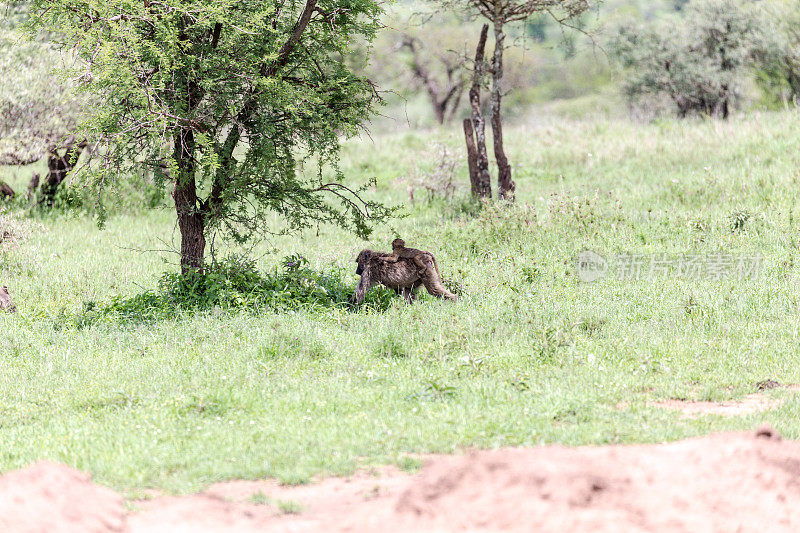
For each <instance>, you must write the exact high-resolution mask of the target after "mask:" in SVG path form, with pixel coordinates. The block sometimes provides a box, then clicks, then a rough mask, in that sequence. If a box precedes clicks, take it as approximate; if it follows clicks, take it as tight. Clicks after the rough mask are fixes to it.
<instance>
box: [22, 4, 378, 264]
mask: <svg viewBox="0 0 800 533" xmlns="http://www.w3.org/2000/svg"><path fill="white" fill-rule="evenodd" d="M31 11H32V13H34V14H35V15H36V16H35V17H31V22H30V24H31V28H32V29H45V30H51V31H56V32H57V34H58V35H60V36H62V40H63V43H64V44H65V45H66V46H68V47H70V48H72V49H74V50H76V52H77V54H78V56H79V57H80V58H81V59H82V61H83V66H82V69H81V70H80V71H78V72H77V73H76V76H77V77H78V78H79V80H80V84H81V86H82V87H83V88H84V89H85V90H87V91H89V92H91V93H93V94H95V95H96V96H97V98H98V99H99V103H98V104H97V105H96V106H95V108H94V109H92V115H93V116H92V118H91V120H88V121H87V122H86V123H85V124H84V126H83V127H84V129H85V130H86V132H87V137H91V136H93V137H91V138H95V139H98V141H99V150H98V154H97V156H96V157H95V159H96V160H98V161H99V162H100V163H101V164H96V165H94V166H92V167H91V168H87V169H85V170H84V172H86V173H87V176H91V177H93V178H94V183H96V184H98V185H99V186H100V187H102V184H103V183H104V182H105V181H106V180H110V179H117V178H118V177H119V176H124V175H126V173H129V172H134V171H138V172H147V171H153V172H154V173H155V175H156V176H157V178H158V179H159V180H165V181H169V182H171V184H172V197H173V199H174V204H175V211H176V215H177V219H178V227H179V229H180V233H181V266H182V271H183V272H187V271H189V270H202V269H203V262H204V254H205V249H206V242H207V237H208V236H209V234H210V233H212V232H215V231H223V232H225V233H226V234H227V235H228V236H231V237H233V238H234V239H235V240H237V241H239V242H241V241H244V240H246V239H248V238H250V237H252V236H254V235H256V234H258V233H261V232H263V231H271V232H274V231H281V230H280V228H266V229H265V228H264V225H265V218H266V215H267V214H268V213H270V212H276V213H278V214H279V215H281V216H282V218H283V219H284V221H285V226H284V229H285V230H298V229H303V228H306V227H309V226H311V225H314V224H319V223H334V224H337V225H339V226H342V227H345V228H348V229H351V230H353V231H355V232H356V233H357V234H359V235H360V236H366V235H368V234H369V231H370V227H369V226H370V223H371V222H373V221H375V220H380V219H382V218H384V217H385V216H386V215H387V214H388V210H387V209H386V208H384V207H383V206H381V205H379V204H377V203H374V202H370V201H367V200H364V199H363V198H362V197H361V192H362V191H363V190H364V188H365V187H366V185H364V186H362V187H360V188H350V187H347V186H345V185H343V184H342V183H341V182H342V181H343V180H342V178H343V176H342V174H341V172H340V171H339V170H338V165H337V162H338V150H339V136H340V135H348V134H354V133H356V132H357V131H358V130H359V128H360V126H361V124H362V121H363V120H364V118H365V117H366V116H368V115H369V113H370V112H371V111H372V108H373V106H374V105H375V103H376V95H375V91H374V89H373V87H372V85H371V84H370V82H369V81H368V80H367V79H365V78H363V77H359V76H356V75H355V74H353V72H351V71H350V70H349V69H348V67H347V65H346V63H345V61H344V57H345V56H346V55H347V54H348V53H349V51H350V43H351V42H354V41H356V40H357V39H359V38H362V39H366V40H370V39H371V38H372V37H373V35H374V33H375V31H376V30H377V28H378V25H379V23H378V17H379V16H380V13H381V9H380V7H379V2H378V1H377V0H304V1H298V0H268V1H263V0H160V1H155V0H33V1H32V2H31Z"/></svg>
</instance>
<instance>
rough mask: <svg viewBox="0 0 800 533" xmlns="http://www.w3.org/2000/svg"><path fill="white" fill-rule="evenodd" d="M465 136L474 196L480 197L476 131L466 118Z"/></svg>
mask: <svg viewBox="0 0 800 533" xmlns="http://www.w3.org/2000/svg"><path fill="white" fill-rule="evenodd" d="M464 137H465V139H466V143H467V168H468V169H469V185H470V189H471V190H472V196H473V197H475V198H480V195H481V188H480V182H479V181H478V148H477V147H476V146H475V131H474V130H473V129H472V121H471V120H470V119H468V118H465V119H464Z"/></svg>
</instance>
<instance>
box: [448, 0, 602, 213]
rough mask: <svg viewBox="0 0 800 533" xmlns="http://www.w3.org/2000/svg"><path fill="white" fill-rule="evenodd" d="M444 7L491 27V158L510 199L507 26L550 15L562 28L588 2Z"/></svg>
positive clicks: (533, 0)
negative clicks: (505, 62)
mask: <svg viewBox="0 0 800 533" xmlns="http://www.w3.org/2000/svg"><path fill="white" fill-rule="evenodd" d="M442 3H443V5H444V6H446V7H450V8H453V7H455V8H462V9H463V8H466V9H468V10H470V11H472V12H474V13H477V14H478V15H480V16H482V17H483V18H485V19H486V20H488V21H489V23H490V24H491V26H492V28H493V31H494V53H493V54H492V61H491V69H490V73H491V76H492V87H491V92H490V109H491V124H492V137H493V144H494V157H495V160H496V162H497V188H498V194H499V196H500V199H501V200H503V199H505V200H513V199H514V189H515V188H516V185H515V184H514V180H513V179H512V177H511V164H510V163H509V162H508V157H507V156H506V152H505V147H504V145H503V116H502V112H501V106H502V98H503V94H504V85H503V75H504V66H503V54H504V52H505V50H506V26H507V25H508V24H511V23H514V22H520V21H526V20H528V19H530V18H531V17H532V16H534V15H538V14H549V15H551V16H552V17H553V19H555V20H556V21H557V22H558V23H559V24H561V25H568V24H569V23H570V21H571V20H573V19H575V17H577V16H578V15H580V14H581V13H583V12H584V11H586V10H587V9H589V7H590V3H589V1H588V0H527V1H524V0H444V1H443V2H442Z"/></svg>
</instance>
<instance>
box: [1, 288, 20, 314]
mask: <svg viewBox="0 0 800 533" xmlns="http://www.w3.org/2000/svg"><path fill="white" fill-rule="evenodd" d="M0 311H5V312H7V313H16V312H17V306H16V305H14V301H13V300H12V299H11V295H10V294H9V293H8V287H6V286H5V285H4V286H2V287H0Z"/></svg>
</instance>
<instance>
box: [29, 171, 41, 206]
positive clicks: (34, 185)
mask: <svg viewBox="0 0 800 533" xmlns="http://www.w3.org/2000/svg"><path fill="white" fill-rule="evenodd" d="M39 179H40V178H39V173H38V172H34V173H33V176H31V182H30V183H29V184H28V193H27V198H28V201H29V202H31V201H33V198H34V196H35V195H36V189H38V188H39Z"/></svg>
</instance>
